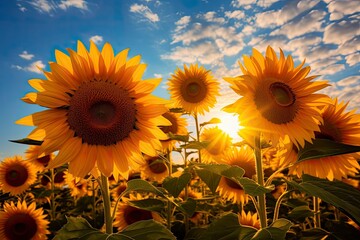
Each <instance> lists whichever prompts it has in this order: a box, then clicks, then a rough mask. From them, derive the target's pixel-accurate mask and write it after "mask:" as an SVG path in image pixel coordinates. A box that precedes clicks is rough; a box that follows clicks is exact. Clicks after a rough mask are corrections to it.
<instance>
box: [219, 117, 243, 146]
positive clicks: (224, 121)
mask: <svg viewBox="0 0 360 240" xmlns="http://www.w3.org/2000/svg"><path fill="white" fill-rule="evenodd" d="M220 120H221V123H219V124H218V127H219V128H220V129H221V130H223V131H224V132H226V133H227V134H229V136H230V137H231V138H232V139H233V142H237V141H240V140H241V137H240V136H239V134H238V132H239V130H240V129H241V128H242V127H241V126H240V122H239V119H238V117H237V116H236V115H233V114H229V113H225V112H222V113H221V116H220Z"/></svg>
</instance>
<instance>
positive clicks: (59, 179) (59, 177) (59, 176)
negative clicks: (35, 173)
mask: <svg viewBox="0 0 360 240" xmlns="http://www.w3.org/2000/svg"><path fill="white" fill-rule="evenodd" d="M54 185H55V186H56V187H59V188H61V187H63V186H64V185H65V170H59V171H57V172H55V175H54Z"/></svg>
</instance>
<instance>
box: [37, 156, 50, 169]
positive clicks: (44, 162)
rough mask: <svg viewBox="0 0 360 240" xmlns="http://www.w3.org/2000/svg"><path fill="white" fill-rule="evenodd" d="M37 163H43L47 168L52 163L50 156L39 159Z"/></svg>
mask: <svg viewBox="0 0 360 240" xmlns="http://www.w3.org/2000/svg"><path fill="white" fill-rule="evenodd" d="M36 161H38V162H39V163H41V164H42V165H43V166H44V167H46V166H47V165H48V163H49V161H50V155H45V156H43V157H40V158H37V159H36Z"/></svg>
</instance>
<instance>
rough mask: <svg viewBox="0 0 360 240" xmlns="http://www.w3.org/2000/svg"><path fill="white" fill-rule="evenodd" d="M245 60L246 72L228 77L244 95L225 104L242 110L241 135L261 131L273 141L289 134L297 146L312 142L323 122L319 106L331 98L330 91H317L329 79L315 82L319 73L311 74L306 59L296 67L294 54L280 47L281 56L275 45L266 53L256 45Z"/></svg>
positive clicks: (227, 79)
mask: <svg viewBox="0 0 360 240" xmlns="http://www.w3.org/2000/svg"><path fill="white" fill-rule="evenodd" d="M244 62H245V66H242V65H241V64H240V68H241V70H242V72H243V75H241V76H238V77H235V78H224V79H225V80H226V81H228V82H229V83H230V84H231V88H232V89H233V90H234V91H235V92H236V93H237V94H239V95H241V96H242V97H241V98H240V99H238V100H237V101H236V102H235V103H233V104H231V105H228V106H226V107H225V108H224V111H227V112H230V113H234V112H235V113H238V114H239V120H240V122H241V125H243V126H244V128H243V129H241V130H240V135H245V136H248V135H249V134H250V135H254V134H255V132H261V133H262V134H263V136H264V137H265V139H269V140H271V141H272V143H273V144H276V143H277V142H278V140H279V138H280V137H283V136H285V135H288V136H289V138H290V140H291V141H292V142H293V143H294V144H295V145H296V146H297V147H299V146H301V147H303V146H304V144H305V141H308V142H311V141H312V139H314V138H315V134H314V132H315V131H319V126H318V125H319V123H321V122H322V118H321V114H320V108H319V107H321V106H324V105H325V104H327V103H328V102H329V98H328V97H327V96H326V95H323V94H315V92H316V91H318V90H320V89H323V88H325V87H326V86H328V84H327V82H325V81H316V82H314V81H313V82H312V80H313V79H315V78H316V76H307V75H308V73H309V72H310V67H309V66H307V67H303V65H304V63H305V62H303V63H302V64H300V65H299V66H297V67H296V68H295V67H294V62H293V59H292V57H291V55H289V56H288V57H287V58H286V59H285V56H284V53H283V52H282V50H280V59H279V58H278V57H277V56H276V53H275V51H274V50H273V49H272V48H271V47H268V48H267V50H266V56H265V57H264V56H262V55H261V53H259V52H258V51H257V50H256V49H253V55H252V56H250V57H248V56H245V57H244ZM242 132H243V134H242ZM251 132H252V134H251Z"/></svg>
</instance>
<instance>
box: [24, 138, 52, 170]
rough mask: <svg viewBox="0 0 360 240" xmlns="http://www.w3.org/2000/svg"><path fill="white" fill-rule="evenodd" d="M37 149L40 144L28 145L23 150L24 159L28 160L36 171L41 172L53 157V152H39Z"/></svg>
mask: <svg viewBox="0 0 360 240" xmlns="http://www.w3.org/2000/svg"><path fill="white" fill-rule="evenodd" d="M39 150H40V146H37V145H34V146H30V147H29V148H28V149H27V150H26V151H25V159H26V160H27V161H29V162H30V163H31V164H32V165H33V166H34V167H35V168H36V170H37V171H39V172H42V171H43V170H44V169H45V167H47V165H48V164H49V162H50V161H51V160H52V159H54V154H52V153H51V154H47V155H45V154H44V153H42V154H40V153H39Z"/></svg>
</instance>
